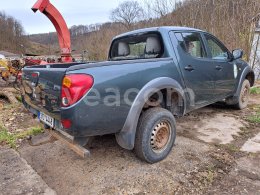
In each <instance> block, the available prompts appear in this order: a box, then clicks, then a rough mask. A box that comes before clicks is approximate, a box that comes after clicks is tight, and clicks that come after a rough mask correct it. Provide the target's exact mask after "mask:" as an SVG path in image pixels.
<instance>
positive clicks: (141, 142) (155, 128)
mask: <svg viewBox="0 0 260 195" xmlns="http://www.w3.org/2000/svg"><path fill="white" fill-rule="evenodd" d="M175 138H176V123H175V119H174V116H173V115H172V113H171V112H169V111H168V110H166V109H163V108H151V109H149V110H147V111H146V112H145V113H143V114H142V116H141V117H140V119H139V122H138V127H137V132H136V139H135V148H134V151H135V154H136V155H137V157H138V158H140V159H141V160H144V161H146V162H148V163H151V164H152V163H156V162H159V161H161V160H163V159H165V158H166V157H167V156H168V154H169V153H170V152H171V149H172V147H173V145H174V142H175Z"/></svg>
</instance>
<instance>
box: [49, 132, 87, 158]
mask: <svg viewBox="0 0 260 195" xmlns="http://www.w3.org/2000/svg"><path fill="white" fill-rule="evenodd" d="M48 131H49V134H50V135H51V136H52V137H54V138H56V139H57V140H60V141H61V142H63V143H64V144H66V145H67V146H68V147H69V148H70V149H71V150H73V151H74V152H76V153H77V154H78V155H79V156H81V157H82V158H86V157H88V156H90V152H89V150H87V149H86V148H84V147H82V146H80V145H78V144H76V143H74V142H73V140H71V139H69V138H67V137H65V136H64V135H62V134H61V133H59V132H58V131H55V130H48Z"/></svg>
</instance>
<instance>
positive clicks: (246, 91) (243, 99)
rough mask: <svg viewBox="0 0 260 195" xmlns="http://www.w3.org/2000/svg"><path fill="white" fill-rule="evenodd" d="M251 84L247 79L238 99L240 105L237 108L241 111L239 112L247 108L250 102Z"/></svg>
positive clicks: (236, 105)
mask: <svg viewBox="0 0 260 195" xmlns="http://www.w3.org/2000/svg"><path fill="white" fill-rule="evenodd" d="M250 87H251V86H250V83H249V81H248V80H247V79H246V80H244V82H243V84H242V87H241V90H240V93H239V97H238V103H237V104H235V105H234V106H235V108H237V109H239V110H243V109H245V108H246V107H247V105H248V102H249V95H250Z"/></svg>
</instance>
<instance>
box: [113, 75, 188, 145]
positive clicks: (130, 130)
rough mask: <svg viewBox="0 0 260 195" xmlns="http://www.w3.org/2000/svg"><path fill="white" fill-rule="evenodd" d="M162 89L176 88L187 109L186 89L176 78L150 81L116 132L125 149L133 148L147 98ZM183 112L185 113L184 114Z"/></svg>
mask: <svg viewBox="0 0 260 195" xmlns="http://www.w3.org/2000/svg"><path fill="white" fill-rule="evenodd" d="M161 89H174V90H176V91H177V92H178V93H179V95H181V97H182V98H183V100H184V101H183V102H184V111H183V112H184V113H185V109H186V98H185V95H184V90H183V89H182V87H181V85H180V84H179V83H178V82H177V81H176V80H174V79H172V78H169V77H160V78H156V79H154V80H152V81H150V82H149V83H147V84H146V85H145V86H144V87H143V88H142V89H141V91H140V92H139V93H138V95H137V97H136V98H135V100H134V102H133V104H132V107H131V109H130V111H129V113H128V116H127V119H126V122H125V124H124V126H123V129H122V130H121V132H120V133H118V134H116V140H117V143H118V144H119V145H120V146H121V147H122V148H125V149H128V150H132V149H133V148H134V143H135V134H136V128H137V124H138V119H139V116H140V114H141V112H142V109H143V107H144V105H145V103H146V100H147V98H149V97H150V96H151V95H153V94H154V93H156V92H158V91H160V90H161ZM184 113H183V114H184Z"/></svg>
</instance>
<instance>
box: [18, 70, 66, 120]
mask: <svg viewBox="0 0 260 195" xmlns="http://www.w3.org/2000/svg"><path fill="white" fill-rule="evenodd" d="M67 68H68V67H62V65H61V68H52V67H50V66H38V67H28V68H24V69H23V75H22V87H21V90H22V96H23V101H24V103H25V104H27V106H28V105H29V106H30V107H32V108H33V109H36V110H38V111H41V112H43V113H46V114H48V115H49V116H51V117H53V118H55V119H58V120H60V105H61V100H60V95H61V83H62V79H63V77H64V75H65V73H66V70H67Z"/></svg>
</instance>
